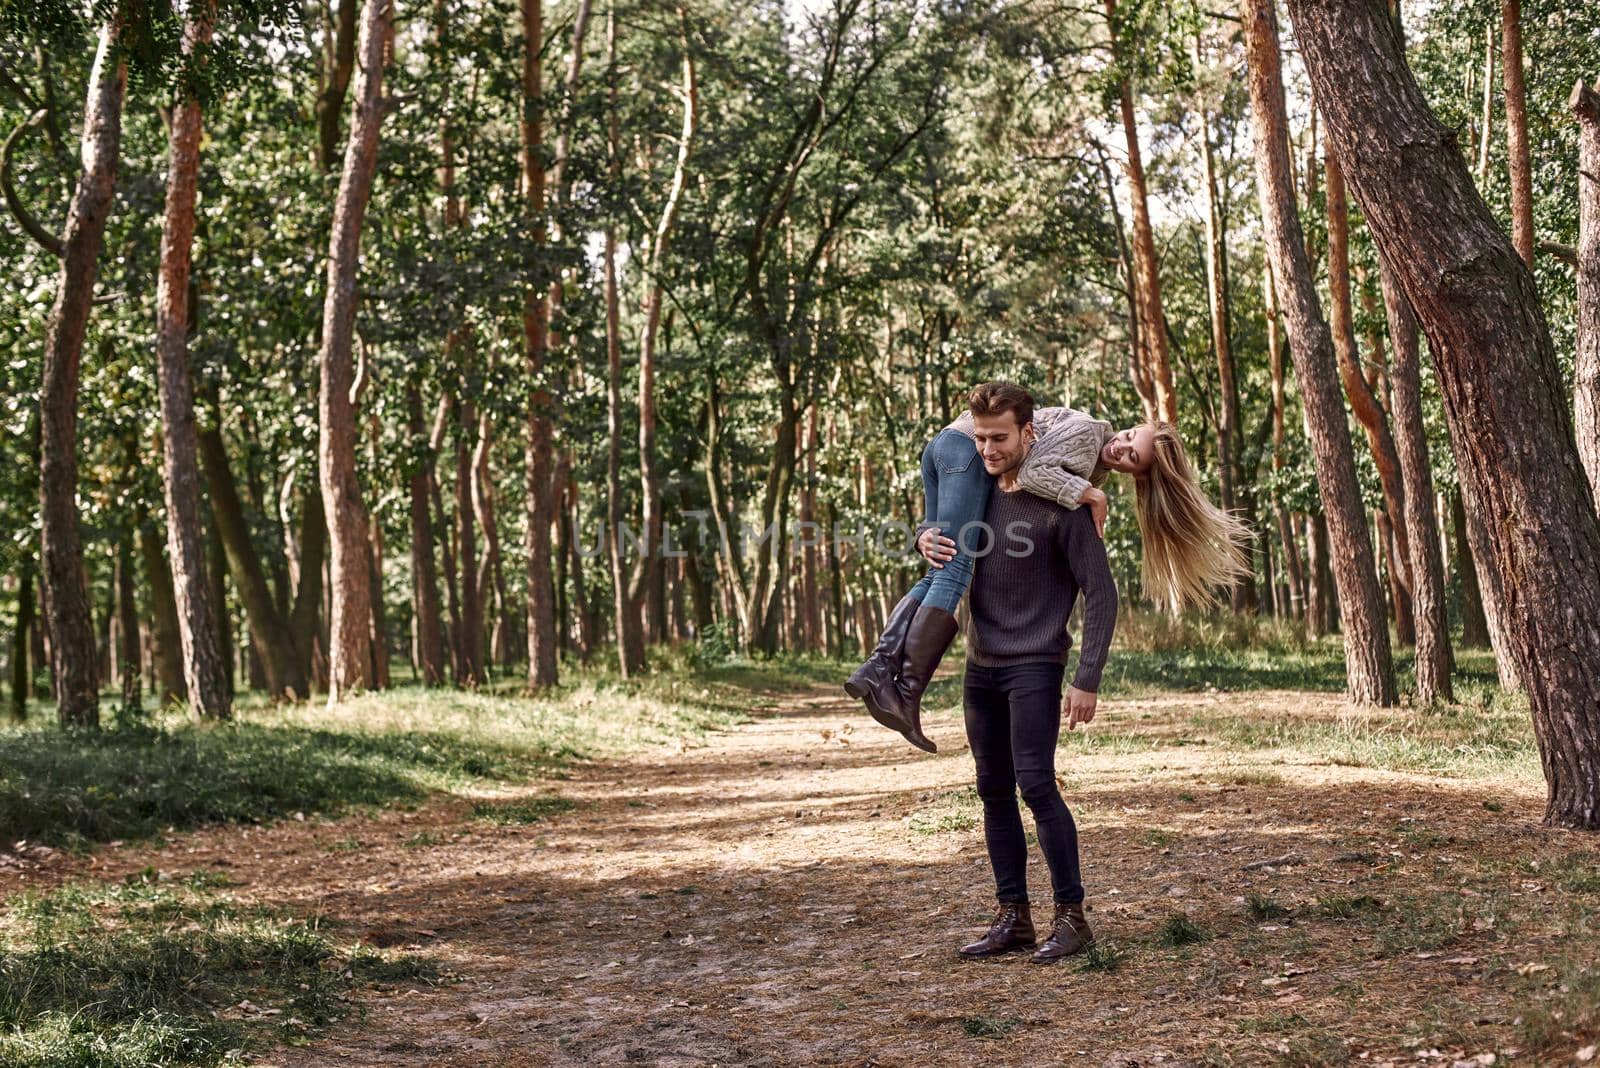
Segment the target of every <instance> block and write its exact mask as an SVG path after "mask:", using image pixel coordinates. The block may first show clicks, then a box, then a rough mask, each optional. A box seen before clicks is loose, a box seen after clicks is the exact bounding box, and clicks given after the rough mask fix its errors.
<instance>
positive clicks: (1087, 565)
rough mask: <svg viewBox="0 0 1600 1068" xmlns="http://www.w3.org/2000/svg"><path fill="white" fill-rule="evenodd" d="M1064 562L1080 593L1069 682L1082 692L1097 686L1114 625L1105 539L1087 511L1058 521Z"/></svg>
mask: <svg viewBox="0 0 1600 1068" xmlns="http://www.w3.org/2000/svg"><path fill="white" fill-rule="evenodd" d="M1061 530H1062V535H1063V539H1064V542H1065V544H1064V546H1063V548H1064V550H1065V555H1066V559H1067V566H1068V568H1070V569H1071V571H1072V577H1073V578H1074V579H1075V580H1076V581H1077V584H1078V589H1079V591H1080V592H1081V593H1082V594H1083V639H1082V641H1081V642H1080V643H1079V645H1078V670H1077V673H1076V674H1075V675H1073V678H1072V685H1073V686H1075V687H1077V688H1078V689H1080V690H1083V691H1085V692H1086V693H1095V692H1097V691H1099V689H1100V674H1101V672H1102V671H1104V670H1105V666H1106V656H1107V654H1109V653H1110V651H1111V635H1112V633H1113V632H1114V631H1115V630H1116V628H1117V583H1116V580H1115V579H1113V578H1112V577H1111V561H1110V560H1109V559H1107V557H1106V543H1105V542H1104V541H1102V540H1101V539H1100V537H1099V535H1098V534H1096V533H1095V529H1094V522H1093V521H1092V520H1091V519H1090V518H1089V515H1088V513H1087V512H1076V513H1074V514H1072V515H1070V516H1065V517H1063V519H1062V522H1061Z"/></svg>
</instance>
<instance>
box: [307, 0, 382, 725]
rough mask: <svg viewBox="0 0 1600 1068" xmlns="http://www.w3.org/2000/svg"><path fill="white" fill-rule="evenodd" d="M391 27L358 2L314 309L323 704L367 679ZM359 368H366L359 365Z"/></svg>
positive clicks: (377, 4) (370, 4) (376, 5)
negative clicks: (370, 383)
mask: <svg viewBox="0 0 1600 1068" xmlns="http://www.w3.org/2000/svg"><path fill="white" fill-rule="evenodd" d="M393 29H394V7H393V3H392V0H365V2H364V3H363V4H362V8H361V35H360V41H359V44H358V45H357V53H358V61H357V70H356V75H355V94H354V95H355V107H354V109H353V112H352V116H351V121H350V138H349V141H348V142H347V143H346V145H345V154H344V171H343V173H342V174H341V175H340V177H339V194H338V199H337V200H336V201H335V202H334V207H333V230H332V233H331V234H330V236H329V240H328V283H327V296H326V298H325V299H324V302H323V306H322V353H321V361H320V362H321V365H322V381H321V395H320V396H319V397H318V407H319V412H318V415H319V419H318V424H319V427H320V436H319V445H318V460H319V464H318V467H319V477H320V480H321V483H322V500H323V505H324V507H325V508H326V509H327V520H328V535H329V545H330V548H331V549H332V550H333V551H332V553H331V554H330V557H329V560H330V565H331V567H330V581H331V584H332V594H333V612H332V620H331V629H330V635H329V643H328V702H329V703H330V704H333V703H336V702H338V701H340V700H342V699H343V698H345V697H347V696H349V695H350V694H351V693H352V692H354V691H357V690H364V689H367V688H369V687H371V686H372V684H373V679H372V677H371V675H372V576H371V573H370V571H369V570H368V553H369V548H368V534H367V523H368V519H367V510H366V505H365V504H364V503H363V502H362V500H361V482H360V480H359V479H358V477H357V475H356V438H357V429H356V403H357V400H358V398H359V391H360V388H361V385H362V384H363V383H361V382H358V381H357V378H356V374H355V369H354V367H353V366H352V360H351V355H352V353H351V350H352V348H353V345H354V333H355V318H356V273H357V269H358V267H359V261H360V254H361V223H362V220H363V218H364V217H365V216H366V211H367V200H368V198H369V197H370V196H371V193H372V179H373V175H374V174H375V172H376V171H377V167H378V129H379V126H380V125H381V124H382V122H383V111H384V102H383V99H382V92H383V64H384V56H385V52H386V49H387V45H388V41H389V37H390V34H391V33H392V32H393ZM363 374H365V369H364V370H363Z"/></svg>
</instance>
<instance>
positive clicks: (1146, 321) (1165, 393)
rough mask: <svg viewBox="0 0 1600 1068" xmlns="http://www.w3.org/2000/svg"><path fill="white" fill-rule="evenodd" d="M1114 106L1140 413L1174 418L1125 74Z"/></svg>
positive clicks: (1111, 13)
mask: <svg viewBox="0 0 1600 1068" xmlns="http://www.w3.org/2000/svg"><path fill="white" fill-rule="evenodd" d="M1116 17H1117V0H1106V18H1107V20H1108V21H1109V22H1110V24H1111V33H1112V53H1113V55H1115V56H1118V57H1119V61H1120V52H1121V48H1120V47H1119V46H1118V45H1117V40H1116V39H1117V31H1116ZM1118 89H1119V94H1118V95H1119V107H1120V110H1121V113H1122V132H1123V136H1124V137H1125V138H1126V139H1127V142H1128V163H1127V174H1128V200H1129V203H1130V205H1131V207H1132V210H1133V271H1134V276H1135V282H1134V288H1135V291H1136V295H1137V298H1138V301H1139V318H1140V320H1141V322H1142V324H1143V327H1142V329H1141V330H1140V331H1139V340H1140V343H1141V347H1142V349H1143V353H1142V357H1143V362H1144V366H1145V369H1146V371H1147V372H1148V374H1149V379H1150V383H1151V389H1152V393H1151V396H1150V397H1149V398H1148V402H1147V410H1146V412H1145V417H1146V418H1147V419H1159V420H1161V421H1163V422H1167V423H1174V422H1176V421H1177V418H1178V402H1177V391H1176V390H1175V389H1174V388H1173V384H1172V358H1171V350H1170V347H1169V344H1168V340H1167V331H1166V321H1167V319H1166V313H1165V312H1164V311H1163V309H1162V302H1161V265H1160V262H1159V261H1158V260H1157V258H1156V238H1155V229H1154V228H1153V227H1152V226H1151V225H1150V204H1149V194H1148V192H1147V186H1146V183H1145V176H1144V161H1143V159H1142V157H1141V155H1140V152H1139V124H1138V120H1137V119H1136V117H1135V115H1134V112H1133V84H1132V79H1130V78H1129V77H1128V76H1127V75H1126V74H1123V75H1122V77H1121V79H1120V82H1119V86H1118Z"/></svg>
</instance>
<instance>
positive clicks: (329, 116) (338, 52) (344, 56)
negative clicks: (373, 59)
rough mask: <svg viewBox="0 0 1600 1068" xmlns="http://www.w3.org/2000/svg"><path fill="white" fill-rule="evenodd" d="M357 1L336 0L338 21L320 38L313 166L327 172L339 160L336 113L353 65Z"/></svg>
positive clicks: (341, 102)
mask: <svg viewBox="0 0 1600 1068" xmlns="http://www.w3.org/2000/svg"><path fill="white" fill-rule="evenodd" d="M360 3H361V0H339V12H338V15H337V18H338V20H339V21H338V22H337V23H336V24H334V25H332V26H328V27H327V28H326V31H327V32H326V33H325V34H324V35H323V41H322V50H323V55H322V64H321V66H320V68H319V73H320V74H321V77H322V83H323V84H322V87H321V91H320V92H318V93H317V169H318V170H320V171H321V172H322V173H323V174H329V173H331V172H332V171H333V168H334V167H335V166H337V165H338V163H339V113H340V112H341V111H343V110H344V95H345V91H346V90H347V89H349V87H350V74H351V72H352V71H353V70H354V68H355V64H356V8H357V7H359V6H360Z"/></svg>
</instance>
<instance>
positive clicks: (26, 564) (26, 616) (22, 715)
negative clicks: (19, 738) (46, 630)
mask: <svg viewBox="0 0 1600 1068" xmlns="http://www.w3.org/2000/svg"><path fill="white" fill-rule="evenodd" d="M33 568H34V565H33V559H32V558H31V557H29V558H25V559H24V560H23V561H22V572H21V574H20V575H19V576H18V577H17V629H16V630H15V631H13V632H12V635H11V720H12V722H14V723H23V722H26V721H27V718H28V697H29V696H30V694H29V691H30V690H31V689H32V683H33V670H32V661H31V660H30V659H29V649H28V637H29V635H30V634H31V633H32V632H33V628H34V627H35V625H36V624H35V622H34V618H33Z"/></svg>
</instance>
